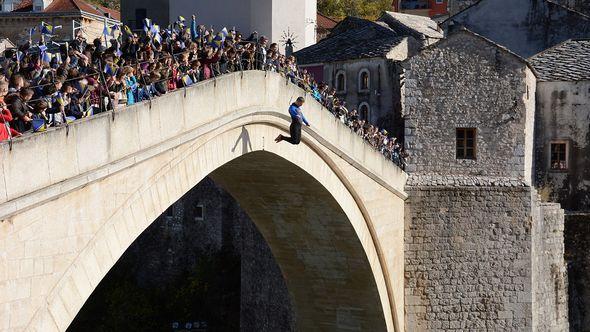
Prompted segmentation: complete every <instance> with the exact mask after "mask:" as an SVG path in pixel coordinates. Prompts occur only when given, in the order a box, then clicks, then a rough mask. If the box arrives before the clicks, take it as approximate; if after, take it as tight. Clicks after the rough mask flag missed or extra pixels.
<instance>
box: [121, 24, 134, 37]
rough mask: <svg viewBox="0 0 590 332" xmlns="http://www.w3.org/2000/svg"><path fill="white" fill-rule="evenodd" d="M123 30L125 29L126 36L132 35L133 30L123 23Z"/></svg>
mask: <svg viewBox="0 0 590 332" xmlns="http://www.w3.org/2000/svg"><path fill="white" fill-rule="evenodd" d="M123 30H125V33H126V34H127V35H128V36H133V31H131V28H130V27H128V26H127V25H123Z"/></svg>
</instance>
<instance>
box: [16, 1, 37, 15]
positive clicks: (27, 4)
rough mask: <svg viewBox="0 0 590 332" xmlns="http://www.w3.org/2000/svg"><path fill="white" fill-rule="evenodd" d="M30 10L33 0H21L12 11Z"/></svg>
mask: <svg viewBox="0 0 590 332" xmlns="http://www.w3.org/2000/svg"><path fill="white" fill-rule="evenodd" d="M31 10H33V0H22V1H21V2H20V3H19V4H18V5H16V7H15V8H14V10H13V12H28V11H31Z"/></svg>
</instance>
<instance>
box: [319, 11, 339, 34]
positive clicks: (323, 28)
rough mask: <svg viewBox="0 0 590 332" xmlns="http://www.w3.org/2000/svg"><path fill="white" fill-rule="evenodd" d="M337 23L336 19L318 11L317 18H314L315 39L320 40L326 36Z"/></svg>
mask: <svg viewBox="0 0 590 332" xmlns="http://www.w3.org/2000/svg"><path fill="white" fill-rule="evenodd" d="M337 24H338V21H336V20H334V19H332V18H330V17H328V16H326V15H324V14H322V13H320V12H318V18H317V20H316V40H317V41H320V40H322V39H324V38H326V37H328V35H329V34H330V32H332V29H334V28H335V27H336V25H337Z"/></svg>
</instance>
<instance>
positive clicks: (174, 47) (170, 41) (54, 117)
mask: <svg viewBox="0 0 590 332" xmlns="http://www.w3.org/2000/svg"><path fill="white" fill-rule="evenodd" d="M38 30H39V32H40V33H41V34H42V38H41V41H40V42H39V43H33V42H32V41H31V39H30V40H29V42H27V43H25V44H24V45H21V46H20V47H18V49H11V50H7V51H5V54H4V58H3V59H1V63H0V112H1V113H0V141H2V140H7V139H12V138H13V137H18V136H21V135H23V134H26V133H29V132H38V131H44V130H46V129H47V128H50V127H55V126H67V125H68V123H69V122H71V121H75V120H76V119H81V118H84V117H89V116H92V115H95V114H98V113H101V112H105V111H110V110H116V109H119V108H121V107H123V106H126V105H133V104H135V103H138V102H142V101H145V100H150V99H152V98H156V97H158V96H161V95H163V94H166V93H168V92H170V91H174V90H176V89H179V88H184V87H188V86H191V85H193V84H196V83H198V82H200V81H203V80H208V79H211V78H214V77H216V76H220V75H223V74H226V73H231V72H237V71H243V70H267V71H274V72H277V73H281V74H282V75H284V76H285V77H287V78H289V79H290V80H291V81H292V82H293V83H294V84H297V85H299V86H300V87H301V88H303V89H305V90H306V91H308V92H309V93H310V94H311V95H312V96H313V97H314V98H315V99H316V100H318V101H319V102H321V103H322V104H323V105H324V106H325V107H326V108H327V109H328V110H330V111H331V112H332V113H333V114H334V115H335V116H336V117H337V118H338V119H340V121H342V122H343V123H344V124H345V125H347V126H349V127H350V129H351V130H352V131H354V132H355V133H357V134H358V135H359V136H361V137H362V138H364V139H365V140H366V141H367V142H368V143H369V144H370V145H371V146H373V147H374V148H375V149H377V150H379V151H381V152H382V153H383V154H384V155H385V156H386V157H387V158H390V159H391V160H392V161H393V162H395V163H396V164H397V165H399V166H400V167H404V166H405V162H404V157H405V156H404V154H405V153H404V151H403V147H402V146H401V145H400V144H399V142H398V141H397V140H396V139H395V138H391V137H389V136H388V133H387V131H385V130H379V129H378V128H376V127H375V126H373V125H371V124H369V123H368V122H367V121H365V119H361V117H360V116H359V114H358V112H357V111H356V110H352V111H349V110H348V109H347V108H346V107H345V106H344V104H343V102H341V101H340V100H339V99H338V98H337V97H336V96H335V91H334V90H333V89H330V88H329V87H328V86H327V85H325V84H323V83H322V84H318V83H317V82H315V81H314V79H313V77H312V76H311V75H310V74H309V73H308V72H307V71H306V70H300V69H299V68H298V67H297V63H296V59H295V57H294V56H286V55H284V54H281V52H280V50H279V46H278V44H276V43H272V44H269V42H268V39H267V38H266V37H264V36H260V37H259V36H258V34H257V33H256V32H254V33H252V34H250V35H249V36H248V37H246V38H244V36H243V35H242V34H241V33H240V32H238V31H236V29H235V28H234V29H230V30H228V29H227V28H223V29H221V30H220V31H214V30H213V28H212V27H211V28H207V27H205V26H203V25H198V24H197V19H196V17H195V16H194V15H193V17H192V19H191V20H190V22H187V21H186V20H185V19H184V18H183V17H179V18H178V20H177V21H176V22H175V23H174V24H172V25H170V26H168V27H167V28H165V29H164V28H161V27H159V26H158V25H156V24H153V22H151V20H149V19H145V21H144V29H143V32H140V33H138V32H134V31H132V30H131V29H129V27H127V26H124V25H123V26H106V25H105V27H104V31H103V38H99V39H95V40H93V41H92V42H90V43H89V42H87V41H86V39H85V38H84V37H83V33H82V32H81V33H79V34H78V35H77V37H76V38H75V39H74V40H73V41H71V42H69V43H59V44H58V43H54V42H52V41H50V38H51V36H50V35H45V34H44V32H47V30H49V29H48V27H47V26H45V25H44V23H42V25H41V26H40V27H39V29H38ZM47 40H48V41H47Z"/></svg>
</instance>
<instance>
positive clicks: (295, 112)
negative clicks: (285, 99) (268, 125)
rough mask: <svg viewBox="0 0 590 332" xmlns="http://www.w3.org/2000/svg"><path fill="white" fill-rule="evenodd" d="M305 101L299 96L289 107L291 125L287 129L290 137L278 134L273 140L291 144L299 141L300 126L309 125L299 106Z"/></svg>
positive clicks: (296, 143)
mask: <svg viewBox="0 0 590 332" xmlns="http://www.w3.org/2000/svg"><path fill="white" fill-rule="evenodd" d="M304 103H305V98H303V97H299V98H297V101H295V102H294V103H293V104H291V106H290V107H289V114H290V115H291V127H290V128H289V131H290V132H291V137H286V136H283V135H279V136H278V137H277V138H276V139H275V142H277V143H279V142H282V141H285V142H289V143H291V144H293V145H298V144H299V143H301V126H302V125H303V124H305V125H306V126H308V127H309V126H310V124H309V122H308V121H307V119H306V118H305V116H304V115H303V112H301V107H302V106H303V104H304Z"/></svg>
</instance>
